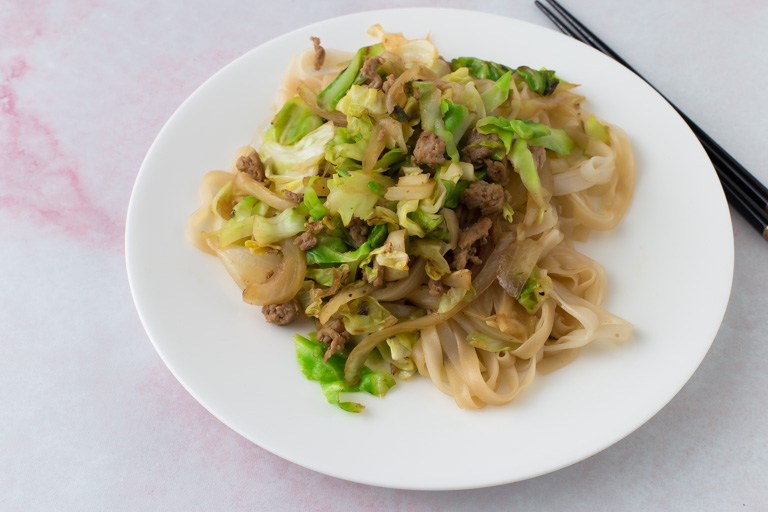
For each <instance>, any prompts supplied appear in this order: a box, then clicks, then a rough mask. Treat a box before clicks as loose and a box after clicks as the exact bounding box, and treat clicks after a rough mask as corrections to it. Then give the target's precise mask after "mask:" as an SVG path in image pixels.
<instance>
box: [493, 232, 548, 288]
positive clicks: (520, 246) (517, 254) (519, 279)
mask: <svg viewBox="0 0 768 512" xmlns="http://www.w3.org/2000/svg"><path fill="white" fill-rule="evenodd" d="M541 249H542V247H541V244H540V243H538V242H536V241H535V240H530V239H526V240H522V241H518V242H517V244H516V245H515V247H514V248H513V250H510V251H507V252H505V253H504V254H503V255H502V257H501V263H500V266H499V275H498V279H499V284H500V285H501V287H502V288H504V290H506V292H507V293H508V294H510V295H511V296H512V297H517V296H519V295H520V292H521V291H522V289H523V286H525V282H526V281H528V278H529V277H530V275H531V272H533V267H535V266H536V262H537V261H539V256H540V255H541Z"/></svg>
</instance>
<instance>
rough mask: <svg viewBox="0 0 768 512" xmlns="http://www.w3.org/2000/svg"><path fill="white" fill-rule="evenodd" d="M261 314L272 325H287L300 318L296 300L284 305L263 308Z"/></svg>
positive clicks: (271, 305)
mask: <svg viewBox="0 0 768 512" xmlns="http://www.w3.org/2000/svg"><path fill="white" fill-rule="evenodd" d="M261 313H262V314H263V315H264V318H266V319H267V322H269V323H271V324H277V325H287V324H289V323H291V322H293V321H294V320H296V317H297V316H299V305H298V304H296V301H295V300H289V301H288V302H284V303H282V304H270V305H268V306H264V307H262V308H261Z"/></svg>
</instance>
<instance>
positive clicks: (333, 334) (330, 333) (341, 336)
mask: <svg viewBox="0 0 768 512" xmlns="http://www.w3.org/2000/svg"><path fill="white" fill-rule="evenodd" d="M317 341H319V342H322V343H327V344H330V346H329V347H328V350H326V351H325V355H324V356H323V362H327V361H328V359H330V358H331V356H332V355H333V354H334V353H335V352H337V351H339V350H341V349H343V348H344V344H345V343H346V342H347V341H349V332H347V330H346V329H345V328H344V322H342V321H341V320H340V319H338V318H333V319H331V320H329V321H328V322H327V323H326V324H325V325H324V326H323V327H322V328H321V329H319V330H318V331H317Z"/></svg>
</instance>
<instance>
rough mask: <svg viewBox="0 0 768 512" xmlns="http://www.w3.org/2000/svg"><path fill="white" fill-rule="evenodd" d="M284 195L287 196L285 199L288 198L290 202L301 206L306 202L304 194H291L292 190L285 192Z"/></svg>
mask: <svg viewBox="0 0 768 512" xmlns="http://www.w3.org/2000/svg"><path fill="white" fill-rule="evenodd" d="M283 194H285V197H287V198H288V200H289V201H292V202H294V203H296V204H301V202H302V201H304V194H302V193H301V192H299V193H296V192H291V191H290V190H283Z"/></svg>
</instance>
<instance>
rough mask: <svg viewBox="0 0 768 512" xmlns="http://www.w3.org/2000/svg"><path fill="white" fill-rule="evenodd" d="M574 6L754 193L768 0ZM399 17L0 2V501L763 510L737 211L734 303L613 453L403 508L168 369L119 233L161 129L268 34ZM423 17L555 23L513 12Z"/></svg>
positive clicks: (34, 504)
mask: <svg viewBox="0 0 768 512" xmlns="http://www.w3.org/2000/svg"><path fill="white" fill-rule="evenodd" d="M565 3H566V6H567V7H568V8H570V9H571V10H572V12H573V13H574V14H576V15H577V16H579V17H580V18H581V19H583V20H585V21H586V20H589V25H590V27H591V28H592V29H593V30H594V31H595V32H596V33H598V34H599V35H601V36H602V37H603V39H604V40H605V41H606V42H608V43H609V44H610V45H611V46H612V47H613V48H614V49H615V50H616V51H617V52H618V53H620V54H621V55H622V56H623V57H624V58H625V59H627V60H628V61H629V62H631V63H633V65H634V66H635V68H636V69H638V70H639V71H640V72H641V73H643V74H644V75H645V76H646V78H648V79H649V80H650V81H651V82H653V83H654V84H655V85H656V86H657V87H658V88H659V89H660V90H661V91H663V92H664V93H665V94H666V95H667V96H668V97H669V98H670V99H671V100H672V101H674V102H675V103H676V104H677V105H678V106H679V107H680V108H681V109H682V110H683V111H685V112H686V113H687V114H688V115H689V116H690V117H691V118H692V119H694V120H695V121H697V122H698V124H699V125H700V126H701V127H702V128H704V129H705V130H706V131H707V132H708V133H709V134H710V135H712V136H713V137H714V138H715V139H716V140H717V141H718V142H719V143H720V144H721V145H722V146H723V147H725V148H726V149H728V150H729V151H730V152H731V153H732V154H733V155H734V156H735V157H736V158H737V159H738V160H739V161H740V162H741V163H742V164H743V165H744V166H745V167H747V168H748V169H750V170H751V171H752V172H753V173H754V174H755V175H756V176H757V177H758V178H759V179H761V180H762V181H763V182H764V183H768V168H767V167H766V165H765V162H766V161H768V144H765V141H764V135H765V133H768V115H767V114H768V95H765V94H764V92H763V91H762V88H763V86H764V84H765V83H768V66H765V56H764V50H765V48H768V35H766V34H768V32H766V31H765V25H766V22H768V3H765V2H761V1H759V0H734V1H725V0H720V1H717V0H704V1H693V0H685V1H677V2H670V1H663V0H651V1H648V2H631V3H630V2H614V1H611V0H592V1H589V2H586V1H583V0H570V1H568V2H565ZM408 5H414V4H413V3H412V2H406V1H389V2H383V1H380V0H371V1H369V2H366V3H364V4H363V3H353V2H345V1H342V0H334V1H328V2H322V3H321V2H315V3H310V2H306V3H303V2H298V1H295V0H288V1H285V2H280V3H272V2H256V3H253V2H252V3H250V4H247V5H246V4H243V3H241V2H234V1H231V0H224V1H220V2H215V3H214V2H203V1H193V2H185V3H183V5H182V3H180V2H150V1H147V0H139V1H136V2H98V1H96V2H94V1H85V0H72V1H69V2H53V1H41V2H34V3H32V2H6V3H5V4H4V7H3V8H2V9H0V168H1V169H2V171H1V172H0V226H2V227H1V228H0V232H1V233H2V241H3V243H2V245H0V261H2V262H3V266H4V267H5V268H6V269H7V271H6V274H5V277H4V278H3V286H2V291H0V327H1V328H2V331H1V332H2V334H1V335H0V390H1V391H0V411H2V412H1V413H0V425H1V426H2V429H0V495H2V496H3V499H2V503H3V506H2V507H0V508H3V509H7V510H197V509H207V510H217V509H224V510H246V509H247V510H318V511H319V510H361V509H364V510H425V511H426V510H429V511H433V510H463V509H472V510H474V509H517V508H522V507H526V508H528V509H533V510H570V511H578V510H725V509H727V510H734V509H739V510H741V509H744V510H766V509H768V485H766V484H765V475H766V474H768V428H766V425H768V372H765V371H764V369H763V368H762V364H761V363H762V362H763V361H766V360H768V348H767V347H768V344H766V343H765V339H766V335H768V258H767V256H768V245H766V243H765V241H764V240H763V239H762V238H760V236H759V235H758V234H757V233H756V232H755V231H754V230H753V229H752V228H751V227H750V226H749V225H748V224H747V223H746V222H745V221H744V220H743V219H742V218H741V217H740V216H739V215H738V214H737V213H736V212H734V211H733V210H732V215H733V229H734V240H735V272H734V283H733V293H732V296H731V299H730V304H729V306H728V310H727V312H726V314H725V319H724V322H723V325H722V327H721V329H720V332H719V334H718V335H717V338H716V339H715V341H714V344H713V346H712V348H711V350H710V352H709V354H708V355H707V357H706V358H705V360H704V362H703V363H702V365H701V367H700V368H699V369H698V371H697V372H696V373H695V374H694V376H693V377H692V379H691V380H690V381H689V382H688V384H687V385H686V386H685V387H684V388H683V390H682V391H681V392H680V393H679V394H678V395H677V396H676V397H675V398H674V399H673V400H672V401H671V402H670V403H669V405H667V407H665V408H664V409H663V410H662V411H661V412H659V413H658V414H657V415H656V416H655V417H654V418H652V419H651V420H650V421H648V422H647V423H646V424H645V425H644V426H642V427H641V428H639V429H638V430H637V431H636V432H634V433H633V434H631V435H630V436H628V437H627V438H625V439H624V440H622V441H620V442H618V443H617V444H615V445H614V446H612V447H610V448H608V449H607V450H605V451H603V452H601V453H599V454H597V455H595V456H593V457H591V458H589V459H587V460H585V461H583V462H580V463H578V464H575V465H573V466H570V467H567V468H565V469H562V470H560V471H557V472H554V473H551V474H548V475H545V476H541V477H538V478H535V479H531V480H527V481H524V482H518V483H515V484H509V485H505V486H498V487H493V488H488V489H477V490H470V491H453V492H416V491H399V490H392V489H383V488H377V487H369V486H365V485H360V484H354V483H349V482H346V481H342V480H338V479H335V478H332V477H328V476H325V475H322V474H319V473H315V472H313V471H310V470H308V469H305V468H302V467H300V466H297V465H294V464H292V463H290V462H287V461H284V460H282V459H280V458H278V457H277V456H274V455H272V454H271V453H269V452H267V451H265V450H263V449H261V448H259V447H258V446H256V445H254V444H252V443H250V442H249V441H247V440H245V439H243V438H242V437H240V436H239V435H237V434H235V433H234V432H233V431H231V430H230V429H228V428H227V427H226V426H224V425H223V424H222V423H220V422H219V421H218V420H217V419H216V418H214V417H213V416H212V415H211V414H210V413H208V412H207V411H206V410H205V409H204V408H203V407H202V406H200V405H199V404H198V403H197V402H196V401H195V400H194V399H193V398H192V397H191V396H190V395H189V394H188V393H187V392H186V391H185V390H184V389H183V388H182V386H181V385H180V384H179V383H178V382H177V381H176V380H175V379H174V377H173V375H171V373H170V372H169V371H168V370H167V368H166V367H165V366H164V365H163V363H162V361H161V360H160V358H159V357H158V355H157V353H156V352H155V351H154V349H153V347H152V345H151V343H150V342H149V339H148V338H147V336H146V334H145V332H144V330H143V328H142V326H141V324H140V322H139V319H138V316H137V314H136V311H135V309H134V306H133V302H132V299H131V294H130V291H129V288H128V282H127V278H126V271H125V259H124V241H123V237H124V230H125V215H126V209H127V206H128V200H129V197H130V191H131V187H132V184H133V181H134V179H135V177H136V174H137V172H138V169H139V167H140V165H141V162H142V159H143V158H144V155H145V154H146V151H147V149H148V148H149V146H150V144H151V143H152V140H153V139H154V137H155V136H156V135H157V133H158V131H159V130H160V128H161V127H162V126H163V124H164V122H165V121H166V120H167V118H168V117H169V116H170V115H171V113H172V112H173V111H174V110H175V109H176V108H177V107H178V105H179V104H180V103H181V102H182V101H183V100H184V99H185V98H186V97H187V96H188V95H189V94H190V93H191V92H192V91H193V90H194V89H195V88H196V87H197V86H198V85H199V84H201V83H202V82H203V81H205V79H207V78H208V77H209V76H210V75H212V74H213V73H214V72H215V71H216V70H218V69H219V68H220V67H222V66H223V65H224V64H226V63H228V62H229V61H231V60H232V59H234V58H235V57H237V56H239V55H241V54H243V53H245V52H246V51H247V50H249V49H251V48H253V47H255V46H257V45H259V44H261V43H263V42H265V41H267V40H269V39H272V38H273V37H276V36H278V35H280V34H282V33H284V32H286V31H289V30H292V29H294V28H298V27H300V26H303V25H306V24H309V23H312V22H315V21H319V20H322V19H326V18H330V17H334V16H338V15H343V14H347V13H350V12H355V11H359V10H370V9H379V8H387V7H403V6H408ZM415 5H420V6H448V7H457V8H463V9H478V10H482V11H487V12H493V13H497V14H502V15H509V16H514V17H517V18H520V19H523V20H526V21H530V22H533V23H537V24H540V25H543V26H549V22H548V20H546V18H544V16H543V15H542V14H541V13H540V12H539V11H538V10H537V9H536V8H535V6H534V5H533V2H529V1H527V0H526V1H522V0H513V1H502V0H491V1H488V2H484V3H478V2H470V1H459V0H453V1H422V2H416V4H415ZM425 28H428V26H427V25H426V22H425ZM681 206H684V205H681ZM671 270H672V272H673V273H674V269H671ZM706 278H707V276H702V279H706ZM761 482H762V483H761Z"/></svg>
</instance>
